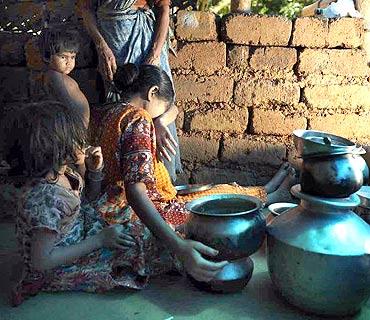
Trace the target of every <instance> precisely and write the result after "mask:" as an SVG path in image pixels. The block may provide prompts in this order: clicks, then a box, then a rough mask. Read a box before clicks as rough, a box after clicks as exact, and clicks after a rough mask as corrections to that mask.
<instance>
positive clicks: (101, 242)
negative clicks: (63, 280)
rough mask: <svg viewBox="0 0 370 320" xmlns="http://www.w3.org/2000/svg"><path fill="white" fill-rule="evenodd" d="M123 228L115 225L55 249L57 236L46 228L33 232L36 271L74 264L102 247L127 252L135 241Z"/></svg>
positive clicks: (33, 257)
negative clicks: (77, 241)
mask: <svg viewBox="0 0 370 320" xmlns="http://www.w3.org/2000/svg"><path fill="white" fill-rule="evenodd" d="M123 229H124V228H123V226H121V225H113V226H110V227H107V228H105V229H103V230H102V232H100V233H99V234H97V235H94V236H92V237H89V238H87V239H86V240H82V241H81V242H79V243H77V244H74V245H70V246H65V247H55V243H56V241H57V234H56V232H53V231H51V230H48V229H45V228H38V229H34V230H33V236H32V240H31V262H32V265H33V267H34V268H35V269H36V270H40V271H45V270H50V269H53V268H55V267H58V266H61V265H68V264H72V263H73V262H74V261H76V260H77V259H79V258H81V257H83V256H85V255H87V254H89V253H90V252H92V251H95V250H97V249H100V248H102V247H107V248H115V249H120V250H126V249H127V248H128V247H131V246H133V245H135V240H134V239H133V238H132V237H131V236H129V235H127V234H125V233H124V232H123Z"/></svg>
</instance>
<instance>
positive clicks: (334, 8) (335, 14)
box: [321, 0, 362, 18]
mask: <svg viewBox="0 0 370 320" xmlns="http://www.w3.org/2000/svg"><path fill="white" fill-rule="evenodd" d="M321 14H322V15H323V16H324V17H326V18H340V17H352V18H362V15H361V14H360V13H359V12H358V11H357V10H356V9H355V4H354V2H353V1H352V0H338V1H337V2H332V3H331V4H330V5H329V6H328V7H326V8H325V9H322V11H321Z"/></svg>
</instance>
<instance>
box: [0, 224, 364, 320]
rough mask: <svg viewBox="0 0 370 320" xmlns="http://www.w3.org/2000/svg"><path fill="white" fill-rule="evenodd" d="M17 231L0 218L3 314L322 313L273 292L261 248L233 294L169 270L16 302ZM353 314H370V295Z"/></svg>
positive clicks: (32, 319) (61, 319) (267, 316)
mask: <svg viewBox="0 0 370 320" xmlns="http://www.w3.org/2000/svg"><path fill="white" fill-rule="evenodd" d="M13 234H14V231H13V225H12V224H11V223H0V270H1V272H0V289H1V290H0V292H1V293H0V319H1V320H44V319H47V320H74V319H78V320H85V319H86V320H87V319H88V320H95V319H97V320H108V319H109V320H126V319H129V320H131V319H133V320H136V319H140V320H141V319H143V320H146V319H148V320H149V319H150V320H157V319H158V320H166V319H167V320H170V319H171V320H178V319H197V320H221V319H222V320H229V319H230V320H231V319H246V320H248V319H255V320H279V319H282V320H297V319H303V320H317V319H321V318H320V317H315V316H312V315H306V314H304V313H302V312H300V311H299V310H297V309H295V308H292V307H291V306H289V305H287V304H286V303H285V302H284V301H283V300H281V299H280V298H279V297H278V296H277V295H276V294H275V293H274V291H273V288H272V284H271V281H270V278H269V276H268V273H267V270H266V262H265V257H264V255H263V254H256V255H254V257H253V260H254V262H255V271H254V274H253V277H252V280H251V281H250V283H249V284H248V286H247V287H246V288H245V289H244V290H243V291H242V292H239V293H235V294H226V295H222V294H210V293H205V292H202V291H199V290H197V289H196V288H194V287H193V286H192V285H191V284H190V283H189V282H188V281H187V280H186V279H184V278H182V277H181V276H174V275H171V276H170V275H166V276H163V277H158V278H153V279H152V281H151V283H150V285H149V286H148V288H146V289H145V290H142V291H127V290H121V289H117V290H114V291H112V292H109V293H106V294H89V293H83V292H74V293H52V294H47V293H41V294H39V295H37V296H35V297H32V298H31V299H29V300H27V301H26V302H25V303H23V304H22V305H21V306H19V307H17V308H12V307H10V306H9V304H8V300H7V296H8V292H9V287H10V275H11V270H12V269H13V268H14V266H15V265H16V263H17V259H18V258H17V255H16V252H15V240H14V235H13ZM326 319H327V318H326ZM353 319H356V320H368V319H370V301H369V302H368V304H367V305H366V307H365V308H364V309H363V310H362V312H361V313H360V314H358V315H357V316H356V317H354V318H353Z"/></svg>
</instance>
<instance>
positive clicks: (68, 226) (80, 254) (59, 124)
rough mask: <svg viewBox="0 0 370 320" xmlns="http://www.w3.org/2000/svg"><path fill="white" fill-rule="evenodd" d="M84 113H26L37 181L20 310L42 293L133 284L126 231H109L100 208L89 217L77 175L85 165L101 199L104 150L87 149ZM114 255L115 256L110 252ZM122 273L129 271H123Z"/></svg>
mask: <svg viewBox="0 0 370 320" xmlns="http://www.w3.org/2000/svg"><path fill="white" fill-rule="evenodd" d="M81 120H82V119H81V116H80V114H79V113H78V112H75V111H74V110H73V109H72V110H71V109H70V108H69V107H66V106H64V105H63V104H61V103H59V102H53V101H44V102H40V103H32V104H29V105H27V106H25V107H24V108H22V114H21V115H19V119H18V127H19V129H20V130H19V133H18V135H19V141H20V142H21V149H22V154H23V158H24V161H25V167H26V172H27V174H28V177H29V181H28V182H27V184H26V186H25V188H24V193H23V195H22V197H21V199H20V201H19V204H18V213H17V221H16V233H17V239H18V243H19V247H20V252H21V255H22V257H23V262H24V264H23V272H22V276H21V279H19V281H17V284H16V286H15V288H14V289H13V291H12V304H13V305H14V306H16V305H19V304H20V303H22V301H23V300H24V299H25V298H27V297H29V296H31V295H35V294H36V293H37V292H39V291H65V290H84V291H90V292H92V291H94V292H96V291H97V292H101V291H104V290H109V289H112V288H114V287H116V286H120V285H121V284H123V283H124V284H126V282H125V281H127V275H126V276H125V277H122V276H121V274H122V270H123V269H122V266H126V268H129V266H131V264H130V263H128V262H127V258H126V256H125V254H126V253H127V251H129V250H131V249H132V250H134V248H135V247H136V245H135V243H136V240H134V238H133V237H131V236H130V235H128V234H127V232H126V231H125V232H124V226H122V225H118V224H117V225H111V226H107V224H105V223H104V222H103V221H102V220H101V219H100V218H99V217H98V216H97V215H95V211H94V210H93V209H92V207H89V208H90V210H87V209H85V211H84V212H83V213H82V212H81V211H80V209H81V208H84V207H85V208H88V207H87V206H84V207H81V195H82V192H83V185H84V183H83V179H82V177H81V176H80V175H79V174H78V173H77V172H75V171H74V170H73V169H71V168H70V165H72V164H74V163H75V161H76V159H78V160H79V161H81V159H83V158H84V159H85V164H86V167H87V171H86V178H87V180H86V188H85V189H86V190H85V191H84V194H85V195H86V196H87V197H88V198H89V199H94V198H96V197H97V195H98V194H99V192H100V183H101V180H102V172H101V170H102V167H103V158H102V153H101V149H100V147H90V148H88V149H86V148H85V143H86V129H85V126H84V124H83V122H82V121H81ZM107 248H109V249H111V250H108V249H107ZM119 267H121V269H119Z"/></svg>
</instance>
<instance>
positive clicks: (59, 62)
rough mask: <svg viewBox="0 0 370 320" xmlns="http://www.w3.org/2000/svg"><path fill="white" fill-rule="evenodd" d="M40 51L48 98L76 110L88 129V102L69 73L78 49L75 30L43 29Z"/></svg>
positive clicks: (44, 84)
mask: <svg viewBox="0 0 370 320" xmlns="http://www.w3.org/2000/svg"><path fill="white" fill-rule="evenodd" d="M42 51H43V59H44V61H45V62H46V64H47V71H46V72H45V73H44V78H43V86H44V89H45V90H46V92H47V94H48V96H49V98H50V99H53V100H57V101H60V102H62V103H64V104H65V105H66V106H69V107H72V108H75V109H76V110H78V111H79V112H80V113H81V115H82V117H83V120H84V124H85V126H86V128H87V127H88V125H89V119H90V109H89V103H88V101H87V99H86V97H85V95H84V94H83V93H82V91H81V90H80V87H79V86H78V84H77V82H76V81H75V80H74V79H72V78H71V77H70V76H69V74H70V72H71V71H72V70H73V69H74V67H75V60H76V55H77V53H78V51H79V41H78V33H77V32H75V31H73V30H68V29H63V28H55V27H54V28H51V29H45V31H44V32H43V36H42Z"/></svg>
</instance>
